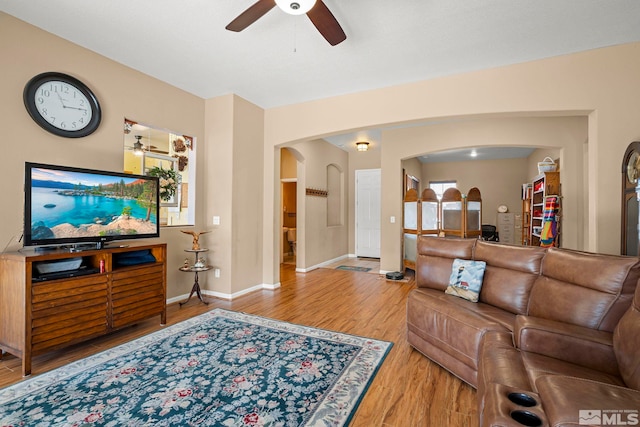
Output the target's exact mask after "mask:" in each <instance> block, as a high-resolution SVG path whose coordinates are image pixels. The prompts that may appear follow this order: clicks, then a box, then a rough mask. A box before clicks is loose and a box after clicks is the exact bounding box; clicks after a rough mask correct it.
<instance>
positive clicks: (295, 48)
mask: <svg viewBox="0 0 640 427" xmlns="http://www.w3.org/2000/svg"><path fill="white" fill-rule="evenodd" d="M297 51H298V20H297V19H294V20H293V53H296V52H297Z"/></svg>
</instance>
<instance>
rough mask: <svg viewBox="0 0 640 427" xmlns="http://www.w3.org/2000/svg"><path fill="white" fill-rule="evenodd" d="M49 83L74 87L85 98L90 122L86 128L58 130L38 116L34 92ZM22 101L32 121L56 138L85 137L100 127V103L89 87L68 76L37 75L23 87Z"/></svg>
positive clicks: (57, 74)
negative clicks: (55, 82)
mask: <svg viewBox="0 0 640 427" xmlns="http://www.w3.org/2000/svg"><path fill="white" fill-rule="evenodd" d="M49 81H61V82H65V83H68V84H70V85H72V86H74V87H75V88H76V89H77V90H78V91H79V92H82V94H84V96H86V97H87V99H88V100H89V105H90V107H91V120H89V124H87V126H85V127H84V128H82V129H79V130H65V129H60V128H58V127H56V126H53V125H52V124H51V123H49V122H48V121H47V120H46V119H45V118H44V117H42V116H41V115H40V113H39V112H38V109H37V108H36V96H35V95H36V91H37V90H38V88H39V87H40V86H41V85H42V84H44V83H46V82H49ZM23 99H24V106H25V107H26V109H27V112H28V113H29V115H30V116H31V118H32V119H33V121H35V122H36V123H37V124H38V125H39V126H40V127H41V128H43V129H44V130H46V131H47V132H51V133H52V134H54V135H57V136H62V137H65V138H82V137H85V136H87V135H90V134H92V133H93V132H95V131H96V129H98V126H100V121H101V120H102V110H101V109H100V103H99V102H98V99H97V98H96V96H95V95H94V94H93V92H92V91H91V89H89V87H88V86H87V85H86V84H84V83H83V82H81V81H80V80H78V79H76V78H75V77H72V76H70V75H68V74H64V73H58V72H46V73H42V74H38V75H37V76H35V77H33V78H32V79H31V80H29V81H28V82H27V84H26V85H25V87H24V92H23Z"/></svg>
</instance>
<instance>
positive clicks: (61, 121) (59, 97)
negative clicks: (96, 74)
mask: <svg viewBox="0 0 640 427" xmlns="http://www.w3.org/2000/svg"><path fill="white" fill-rule="evenodd" d="M24 103H25V106H26V108H27V111H28V112H29V114H30V115H31V117H32V118H33V120H34V121H35V122H36V123H38V124H39V125H40V126H41V127H42V128H43V129H45V130H47V131H49V132H51V133H53V134H55V135H58V136H64V137H68V138H78V137H83V136H87V135H89V134H90V133H92V132H93V131H95V130H96V129H97V128H98V125H99V124H100V118H101V112H100V105H99V104H98V101H97V99H96V98H95V96H94V95H93V93H92V92H91V90H89V88H88V87H87V86H86V85H84V84H83V83H82V82H80V81H79V80H77V79H75V78H73V77H71V76H68V75H66V74H62V73H43V74H40V75H38V76H36V77H34V78H33V79H31V80H30V81H29V83H27V85H26V86H25V90H24Z"/></svg>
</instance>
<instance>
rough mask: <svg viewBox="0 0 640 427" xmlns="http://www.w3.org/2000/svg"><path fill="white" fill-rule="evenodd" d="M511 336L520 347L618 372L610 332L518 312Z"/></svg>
mask: <svg viewBox="0 0 640 427" xmlns="http://www.w3.org/2000/svg"><path fill="white" fill-rule="evenodd" d="M513 338H514V342H515V345H516V347H518V348H519V349H520V350H523V351H531V352H534V353H538V354H542V355H545V356H550V357H553V358H555V359H560V360H565V361H567V362H571V363H575V364H576V365H580V366H584V367H587V368H591V369H596V370H599V371H604V372H607V373H609V374H612V375H618V372H619V370H618V363H617V362H616V355H615V353H614V352H613V339H612V338H613V334H612V333H611V332H606V331H598V330H596V329H591V328H585V327H584V326H577V325H570V324H568V323H564V322H556V321H554V320H549V319H540V318H538V317H533V316H522V315H520V316H517V317H516V323H515V327H514V329H513Z"/></svg>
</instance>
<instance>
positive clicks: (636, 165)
mask: <svg viewBox="0 0 640 427" xmlns="http://www.w3.org/2000/svg"><path fill="white" fill-rule="evenodd" d="M639 174H640V154H638V152H637V151H634V152H632V153H631V155H630V156H629V160H628V161H627V179H628V180H629V182H630V183H632V184H637V183H638V175H639Z"/></svg>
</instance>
